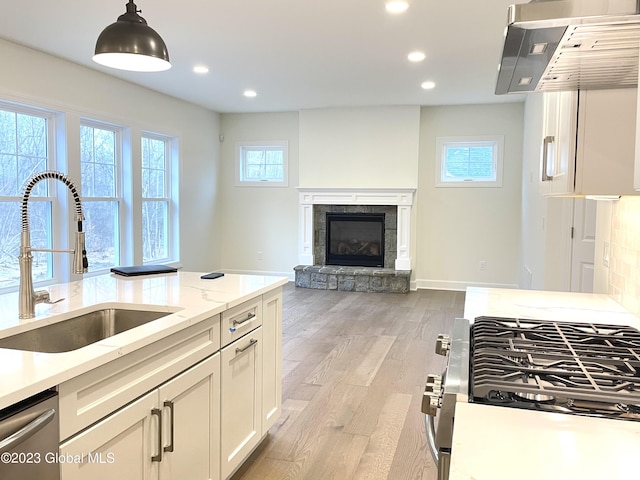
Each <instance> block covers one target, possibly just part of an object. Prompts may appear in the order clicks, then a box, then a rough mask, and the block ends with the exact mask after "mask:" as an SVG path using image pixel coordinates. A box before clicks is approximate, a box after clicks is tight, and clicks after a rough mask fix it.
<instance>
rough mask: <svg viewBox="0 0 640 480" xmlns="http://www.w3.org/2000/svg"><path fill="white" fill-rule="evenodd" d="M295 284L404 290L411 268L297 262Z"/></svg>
mask: <svg viewBox="0 0 640 480" xmlns="http://www.w3.org/2000/svg"><path fill="white" fill-rule="evenodd" d="M294 271H295V276H296V282H295V283H296V287H302V288H316V289H320V290H340V291H343V292H375V293H381V292H386V293H408V292H409V284H410V279H411V271H409V270H395V269H392V268H374V267H339V266H334V265H328V266H324V265H298V266H297V267H295V268H294Z"/></svg>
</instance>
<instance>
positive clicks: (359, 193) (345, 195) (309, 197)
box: [298, 187, 416, 270]
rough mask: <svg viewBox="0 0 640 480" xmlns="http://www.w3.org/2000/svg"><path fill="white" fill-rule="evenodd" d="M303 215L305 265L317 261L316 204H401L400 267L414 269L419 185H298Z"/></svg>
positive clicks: (300, 252)
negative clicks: (413, 230) (413, 226)
mask: <svg viewBox="0 0 640 480" xmlns="http://www.w3.org/2000/svg"><path fill="white" fill-rule="evenodd" d="M298 192H300V219H299V226H298V231H299V233H298V257H299V263H300V264H301V265H315V264H316V263H315V262H314V256H313V241H314V239H313V206H314V205H395V206H397V208H398V224H397V228H398V245H397V246H398V249H397V251H398V257H397V258H396V261H395V269H396V270H411V249H410V246H411V245H410V243H411V208H412V207H413V199H414V195H415V192H416V189H415V188H346V189H345V188H300V187H299V188H298Z"/></svg>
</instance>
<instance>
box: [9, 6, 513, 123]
mask: <svg viewBox="0 0 640 480" xmlns="http://www.w3.org/2000/svg"><path fill="white" fill-rule="evenodd" d="M409 1H410V8H409V9H408V10H407V11H406V12H405V13H404V14H401V15H395V16H392V15H390V14H388V13H387V12H386V11H385V9H384V0H323V1H317V0H297V1H294V0H270V1H269V0H208V1H206V0H179V1H170V0H137V2H136V4H137V6H138V8H139V9H141V10H142V13H141V15H142V16H143V17H144V18H145V19H146V20H147V22H148V24H149V26H151V27H152V28H154V29H155V30H156V31H157V32H158V33H159V34H160V35H161V36H162V38H163V39H164V41H165V42H166V44H167V47H168V49H169V55H170V57H171V63H172V65H173V67H172V68H171V69H170V70H168V71H166V72H159V73H134V72H121V71H118V70H112V69H109V68H106V67H102V66H99V65H97V64H96V63H94V62H93V61H92V60H91V56H92V55H93V49H94V47H95V41H96V39H97V37H98V35H99V34H100V32H101V31H102V29H103V28H104V27H106V26H107V25H108V24H110V23H113V22H115V20H116V18H117V17H118V16H119V15H121V14H122V13H124V11H125V4H126V3H127V1H126V0H84V1H81V0H16V1H9V0H6V1H3V6H2V15H1V16H0V37H3V38H5V39H7V40H10V41H13V42H16V43H19V44H23V45H26V46H29V47H32V48H35V49H37V50H42V51H44V52H47V53H50V54H52V55H56V56H59V57H62V58H65V59H68V60H71V61H73V62H76V63H79V64H82V65H86V66H87V67H90V68H93V69H96V70H99V71H102V72H104V73H107V74H110V75H114V76H117V77H119V78H122V79H125V80H128V81H131V82H133V83H136V84H140V85H144V86H146V87H148V88H151V89H154V90H158V91H160V92H163V93H166V94H169V95H172V96H175V97H178V98H181V99H184V100H187V101H190V102H193V103H196V104H200V105H203V106H205V107H208V108H210V109H212V110H215V111H217V112H267V111H292V110H299V109H305V108H326V107H352V106H381V105H455V104H473V103H496V102H514V101H516V102H518V101H523V100H524V98H523V97H522V96H520V95H517V96H496V95H494V93H493V91H494V88H495V81H496V72H497V65H498V60H499V58H500V54H501V51H502V35H503V30H504V27H505V21H506V12H507V6H508V5H509V4H511V3H524V1H523V0H489V1H487V0H457V1H451V0H439V1H436V0H409ZM413 50H422V51H424V52H425V53H426V59H425V61H423V62H421V63H420V64H412V63H410V62H409V61H408V60H407V54H408V53H409V52H411V51H413ZM195 64H205V65H207V66H208V67H209V69H210V71H209V73H208V74H206V75H204V76H201V75H196V74H194V73H193V72H192V68H193V66H194V65H195ZM3 69H4V71H5V73H4V74H7V65H5V66H4V67H3ZM43 74H46V72H43ZM426 80H431V81H434V82H435V83H436V84H437V85H436V88H435V89H433V90H423V89H422V88H420V84H421V83H422V82H423V81H426ZM245 89H254V90H255V91H256V92H257V93H258V96H257V97H255V98H252V99H249V98H245V97H244V96H243V95H242V92H243V91H244V90H245Z"/></svg>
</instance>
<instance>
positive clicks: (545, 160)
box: [538, 92, 559, 195]
mask: <svg viewBox="0 0 640 480" xmlns="http://www.w3.org/2000/svg"><path fill="white" fill-rule="evenodd" d="M558 101H559V94H558V93H557V92H545V93H544V94H543V97H542V138H541V139H540V145H541V147H540V174H539V176H538V179H539V180H540V194H541V195H549V194H550V192H551V180H552V179H553V170H552V169H553V165H554V163H555V157H556V154H557V153H556V151H557V141H558V138H557V136H558V128H557V126H558Z"/></svg>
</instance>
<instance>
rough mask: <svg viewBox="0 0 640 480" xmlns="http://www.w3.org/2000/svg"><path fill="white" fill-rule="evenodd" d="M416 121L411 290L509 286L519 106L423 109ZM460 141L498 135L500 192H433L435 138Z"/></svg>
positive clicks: (516, 241)
mask: <svg viewBox="0 0 640 480" xmlns="http://www.w3.org/2000/svg"><path fill="white" fill-rule="evenodd" d="M420 123H421V124H420V132H421V134H420V172H419V183H418V204H417V208H416V210H417V225H418V231H417V238H416V241H417V246H416V249H417V272H416V277H415V279H416V284H417V286H418V288H444V289H460V290H461V289H464V288H465V287H466V286H468V285H475V286H503V287H513V286H516V285H517V283H518V258H519V253H520V201H521V178H522V133H523V105H522V104H520V103H515V104H501V105H466V106H447V107H424V108H423V109H422V115H421V122H420ZM467 135H504V141H505V143H504V177H503V186H502V187H501V188H436V187H435V172H436V167H435V161H436V138H437V137H441V136H467ZM480 261H485V262H486V265H487V268H486V270H484V271H481V270H480V269H479V262H480Z"/></svg>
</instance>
